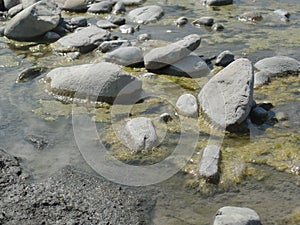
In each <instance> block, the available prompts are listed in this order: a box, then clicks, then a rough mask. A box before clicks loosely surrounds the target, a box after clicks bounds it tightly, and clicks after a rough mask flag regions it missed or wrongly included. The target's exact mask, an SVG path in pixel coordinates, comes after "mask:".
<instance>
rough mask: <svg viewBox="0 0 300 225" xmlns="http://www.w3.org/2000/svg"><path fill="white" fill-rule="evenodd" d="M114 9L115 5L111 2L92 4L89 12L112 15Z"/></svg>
mask: <svg viewBox="0 0 300 225" xmlns="http://www.w3.org/2000/svg"><path fill="white" fill-rule="evenodd" d="M112 7H113V4H112V3H111V2H110V1H101V2H97V3H94V4H91V5H90V6H89V8H88V10H87V11H88V12H90V13H110V12H111V10H112Z"/></svg>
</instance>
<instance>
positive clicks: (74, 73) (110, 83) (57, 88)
mask: <svg viewBox="0 0 300 225" xmlns="http://www.w3.org/2000/svg"><path fill="white" fill-rule="evenodd" d="M45 80H46V81H47V82H50V87H49V88H50V91H51V92H53V93H54V94H57V95H60V96H68V97H76V98H83V99H86V98H89V99H92V100H96V99H97V100H98V101H105V102H108V103H113V101H114V99H115V98H116V97H117V96H118V97H120V100H123V98H124V103H125V101H127V98H129V101H130V98H132V96H133V95H139V94H140V93H141V91H142V82H141V81H140V80H139V79H137V78H135V77H133V76H131V75H130V74H128V73H126V72H125V71H123V70H122V69H121V68H120V67H119V66H118V65H116V64H112V63H107V62H100V63H97V64H84V65H76V66H70V67H59V68H56V69H53V70H51V71H50V72H49V73H48V74H47V75H46V77H45ZM125 87H126V89H125V90H123V91H122V92H121V90H122V89H123V88H125Z"/></svg>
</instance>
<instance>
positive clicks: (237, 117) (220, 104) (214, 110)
mask: <svg viewBox="0 0 300 225" xmlns="http://www.w3.org/2000/svg"><path fill="white" fill-rule="evenodd" d="M253 77H254V75H253V66H252V63H251V62H250V61H249V60H248V59H245V58H241V59H237V60H236V61H234V62H232V63H231V64H229V65H228V66H227V67H225V68H224V69H223V70H221V71H220V72H219V73H217V74H216V75H215V76H213V77H212V78H211V79H210V80H209V81H208V83H207V84H206V85H204V87H203V88H202V90H201V91H200V93H199V95H198V100H199V103H200V105H201V108H202V110H203V112H204V113H205V114H206V115H207V116H208V118H209V119H210V120H211V122H212V123H213V124H215V125H218V126H221V127H224V128H226V129H227V130H229V131H234V130H237V128H238V127H239V126H240V125H241V124H242V123H243V122H244V121H245V120H246V118H247V117H248V115H249V113H250V110H251V107H252V105H253V82H254V81H253V79H254V78H253Z"/></svg>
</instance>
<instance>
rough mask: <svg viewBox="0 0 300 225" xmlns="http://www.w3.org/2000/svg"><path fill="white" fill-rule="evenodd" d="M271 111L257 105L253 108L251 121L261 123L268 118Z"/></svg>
mask: <svg viewBox="0 0 300 225" xmlns="http://www.w3.org/2000/svg"><path fill="white" fill-rule="evenodd" d="M268 117H269V113H268V111H267V110H265V109H264V108H262V107H259V106H256V107H254V108H253V109H252V110H251V113H250V118H251V122H252V123H255V124H258V125H261V124H263V123H264V122H266V121H267V120H268Z"/></svg>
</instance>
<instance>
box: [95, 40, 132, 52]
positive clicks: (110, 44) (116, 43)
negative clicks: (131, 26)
mask: <svg viewBox="0 0 300 225" xmlns="http://www.w3.org/2000/svg"><path fill="white" fill-rule="evenodd" d="M131 45H132V44H131V42H130V41H128V40H113V41H104V42H102V43H101V44H100V45H99V47H98V50H100V51H101V52H103V53H105V52H111V51H113V50H115V49H117V48H119V47H121V46H122V47H128V46H131Z"/></svg>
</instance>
